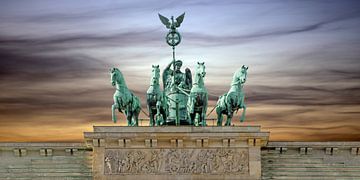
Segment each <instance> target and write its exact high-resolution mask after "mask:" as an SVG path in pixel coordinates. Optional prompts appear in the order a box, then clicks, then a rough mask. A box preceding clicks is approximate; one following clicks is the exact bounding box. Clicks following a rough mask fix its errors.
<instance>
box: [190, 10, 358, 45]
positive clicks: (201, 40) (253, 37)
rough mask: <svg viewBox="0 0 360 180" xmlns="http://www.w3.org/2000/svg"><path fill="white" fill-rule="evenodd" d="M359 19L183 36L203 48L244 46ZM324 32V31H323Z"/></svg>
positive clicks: (352, 15)
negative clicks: (231, 32) (223, 34)
mask: <svg viewBox="0 0 360 180" xmlns="http://www.w3.org/2000/svg"><path fill="white" fill-rule="evenodd" d="M357 18H360V11H358V10H357V11H353V12H348V13H346V14H341V15H338V16H337V17H333V18H329V19H327V20H324V21H319V22H316V23H312V24H308V25H303V26H300V27H289V28H282V29H279V28H277V27H274V28H272V29H266V30H262V31H258V32H253V33H249V34H240V35H235V36H214V35H206V34H204V33H185V35H186V36H187V37H188V38H189V39H190V42H191V43H193V44H195V45H199V44H200V45H205V46H207V45H208V46H223V45H235V44H244V43H249V42H252V41H259V40H260V41H261V40H264V39H268V38H273V37H279V36H286V35H293V34H299V33H307V32H311V31H315V30H319V29H323V28H324V27H325V26H326V25H329V24H333V23H337V22H340V21H345V20H352V19H357ZM325 30H326V29H325Z"/></svg>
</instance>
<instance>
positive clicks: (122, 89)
mask: <svg viewBox="0 0 360 180" xmlns="http://www.w3.org/2000/svg"><path fill="white" fill-rule="evenodd" d="M110 75H111V85H112V86H115V88H116V90H115V93H114V96H113V99H114V104H113V105H112V108H111V110H112V120H113V121H114V123H116V121H117V118H116V114H115V110H116V109H118V111H119V112H121V113H122V112H123V111H125V115H126V119H127V123H128V126H138V117H139V113H140V110H141V107H140V100H139V98H138V97H137V96H135V95H134V94H133V93H132V92H130V91H129V89H128V87H127V85H126V82H125V79H124V76H123V75H122V73H121V72H120V70H119V69H118V68H111V69H110Z"/></svg>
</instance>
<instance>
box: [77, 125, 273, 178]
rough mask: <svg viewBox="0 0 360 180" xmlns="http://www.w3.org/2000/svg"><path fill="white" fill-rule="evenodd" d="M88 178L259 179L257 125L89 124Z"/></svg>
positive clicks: (261, 142)
mask: <svg viewBox="0 0 360 180" xmlns="http://www.w3.org/2000/svg"><path fill="white" fill-rule="evenodd" d="M84 136H85V140H86V144H87V145H88V146H92V147H93V153H94V154H93V177H94V179H96V180H97V179H109V180H110V179H111V180H113V179H136V180H139V179H171V180H173V179H207V180H209V179H217V180H218V179H260V178H261V157H260V156H261V153H260V152H261V147H262V146H266V144H267V141H268V137H269V133H268V132H261V131H260V126H233V127H191V126H180V127H175V126H171V127H119V126H108V127H105V126H95V127H94V131H93V132H85V133H84Z"/></svg>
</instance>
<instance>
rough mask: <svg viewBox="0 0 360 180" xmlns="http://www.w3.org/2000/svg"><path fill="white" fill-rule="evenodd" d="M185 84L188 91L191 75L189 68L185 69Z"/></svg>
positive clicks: (190, 85) (190, 84)
mask: <svg viewBox="0 0 360 180" xmlns="http://www.w3.org/2000/svg"><path fill="white" fill-rule="evenodd" d="M185 84H186V86H187V87H188V88H189V90H190V89H191V87H192V75H191V71H190V69H189V68H186V69H185Z"/></svg>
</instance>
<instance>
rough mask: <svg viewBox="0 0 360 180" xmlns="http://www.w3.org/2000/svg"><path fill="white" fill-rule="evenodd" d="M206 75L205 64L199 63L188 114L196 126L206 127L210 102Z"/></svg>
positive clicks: (188, 105)
mask: <svg viewBox="0 0 360 180" xmlns="http://www.w3.org/2000/svg"><path fill="white" fill-rule="evenodd" d="M205 75H206V71H205V65H204V63H200V62H198V63H197V66H196V70H195V78H194V79H195V81H194V83H193V85H192V88H191V90H190V94H189V98H188V102H187V112H188V115H189V117H190V119H191V122H192V123H193V124H194V125H195V126H199V125H200V124H201V126H206V120H205V117H206V110H207V105H208V104H207V101H208V92H207V90H206V88H205V85H204V78H205Z"/></svg>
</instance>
